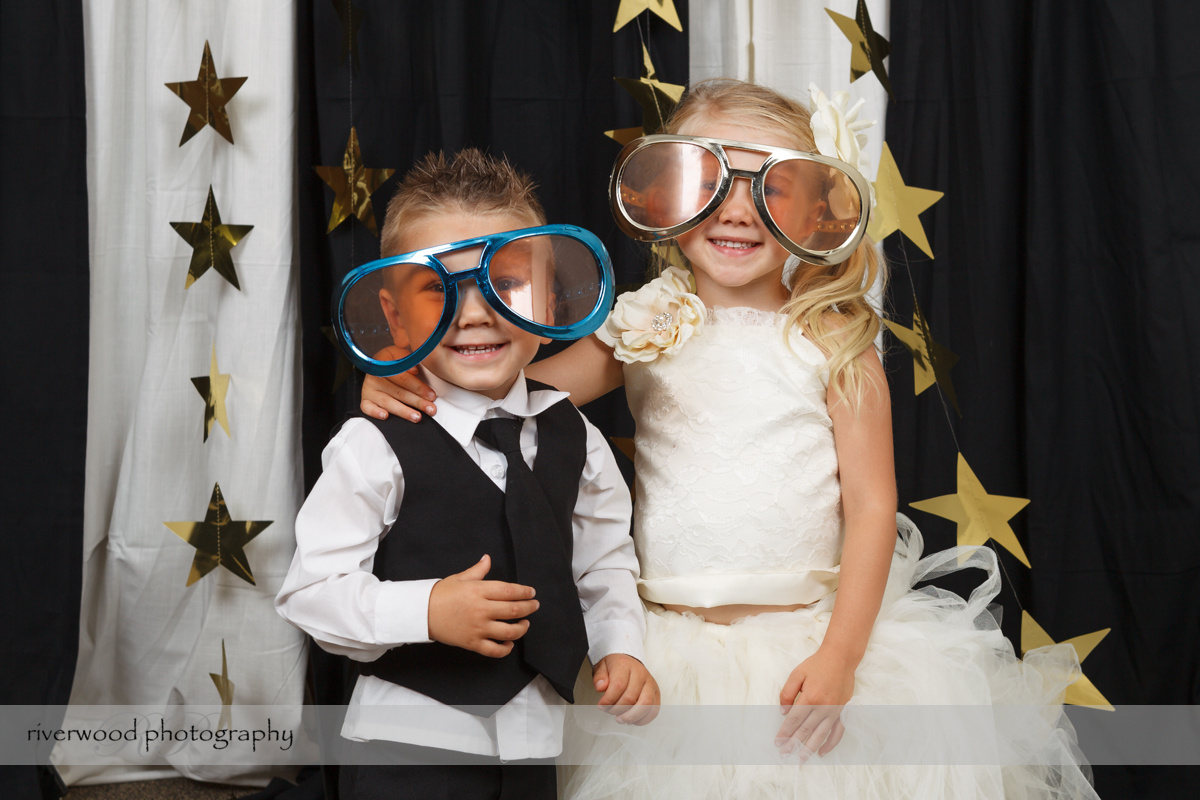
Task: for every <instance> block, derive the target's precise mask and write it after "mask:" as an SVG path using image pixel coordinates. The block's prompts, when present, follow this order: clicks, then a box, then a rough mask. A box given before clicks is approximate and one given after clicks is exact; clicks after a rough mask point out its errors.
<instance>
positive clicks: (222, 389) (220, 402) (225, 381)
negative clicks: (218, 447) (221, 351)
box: [192, 342, 233, 442]
mask: <svg viewBox="0 0 1200 800" xmlns="http://www.w3.org/2000/svg"><path fill="white" fill-rule="evenodd" d="M192 385H193V386H195V387H196V391H197V392H199V393H200V396H201V397H203V398H204V441H206V442H207V441H208V434H209V433H210V432H211V431H212V426H213V421H214V420H215V421H216V422H218V423H220V425H221V427H222V428H224V429H225V435H226V436H228V437H230V438H233V434H231V433H230V432H229V414H228V412H227V411H226V409H225V393H226V392H228V391H229V375H228V373H225V374H222V373H221V372H218V371H217V344H216V342H213V349H212V360H211V361H210V362H209V364H208V375H202V376H200V377H199V378H192Z"/></svg>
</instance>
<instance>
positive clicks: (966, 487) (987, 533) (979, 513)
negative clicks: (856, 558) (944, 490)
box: [910, 453, 1029, 567]
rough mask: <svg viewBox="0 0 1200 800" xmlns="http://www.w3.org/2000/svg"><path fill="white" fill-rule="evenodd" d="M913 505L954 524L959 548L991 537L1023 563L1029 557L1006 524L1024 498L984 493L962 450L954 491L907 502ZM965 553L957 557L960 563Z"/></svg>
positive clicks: (1024, 500) (978, 544)
mask: <svg viewBox="0 0 1200 800" xmlns="http://www.w3.org/2000/svg"><path fill="white" fill-rule="evenodd" d="M910 505H912V507H913V508H915V509H918V510H920V511H928V512H929V513H930V514H936V515H937V516H939V517H944V518H945V519H949V520H953V521H955V522H957V523H958V544H959V546H960V547H972V546H974V547H979V546H982V545H983V544H984V543H985V542H987V540H988V539H995V540H996V544H998V545H1000V546H1001V547H1003V548H1004V549H1006V550H1008V552H1010V553H1012V554H1013V555H1014V556H1016V557H1017V559H1018V560H1020V562H1021V563H1022V564H1024V565H1025V566H1027V567H1028V566H1029V559H1028V558H1027V557H1026V556H1025V551H1024V550H1023V549H1022V548H1021V543H1020V542H1018V541H1017V535H1016V534H1015V533H1013V529H1012V527H1011V526H1009V524H1008V521H1009V520H1010V519H1012V518H1013V517H1014V516H1015V515H1016V513H1017V512H1018V511H1020V510H1021V509H1022V508H1024V507H1025V506H1027V505H1029V501H1028V500H1026V499H1025V498H1024V497H1005V496H1003V495H998V494H988V493H987V492H986V491H985V490H984V488H983V484H981V483H980V482H979V479H978V478H976V477H975V473H974V472H972V471H971V468H970V467H969V466H967V460H966V459H965V458H963V455H962V453H959V454H958V492H957V493H956V494H945V495H942V496H941V497H934V498H931V499H929V500H920V501H918V502H916V503H911V504H910ZM964 558H966V556H965V555H964V556H960V557H959V561H960V562H961V561H962V560H963V559H964Z"/></svg>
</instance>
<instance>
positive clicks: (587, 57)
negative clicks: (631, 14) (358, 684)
mask: <svg viewBox="0 0 1200 800" xmlns="http://www.w3.org/2000/svg"><path fill="white" fill-rule="evenodd" d="M338 4H342V2H341V0H338ZM343 5H344V4H343ZM618 5H619V4H618V3H617V2H615V0H614V1H613V2H598V3H567V2H562V0H529V1H528V2H521V3H514V2H503V0H486V1H484V0H481V1H479V2H445V3H430V2H369V1H368V0H355V2H354V6H355V8H356V9H357V10H358V13H360V14H361V24H360V26H359V27H358V29H357V53H358V61H357V68H352V64H351V60H350V58H349V57H346V58H343V57H342V54H343V52H344V49H343V48H344V40H345V37H346V32H345V29H344V28H343V26H342V24H341V20H340V18H339V15H338V14H337V13H336V11H335V4H334V3H330V2H327V1H326V0H316V2H302V3H300V4H299V15H300V16H299V25H298V37H299V41H298V54H299V55H298V61H299V72H300V74H299V93H300V113H299V141H298V153H299V156H298V158H299V167H298V169H299V181H300V182H299V214H300V226H299V227H300V281H301V305H302V308H301V311H302V325H303V337H304V423H303V424H304V458H305V478H306V483H307V485H308V486H310V487H311V485H312V483H313V482H314V481H315V480H316V479H317V477H318V476H319V474H320V453H321V450H322V448H323V447H324V446H325V443H326V441H327V440H328V438H329V435H330V431H331V430H332V429H333V428H334V427H335V426H336V425H337V424H338V423H340V422H341V420H342V419H343V418H344V417H345V415H346V414H347V413H349V412H354V411H356V410H357V408H358V401H359V385H358V381H357V380H347V381H345V382H344V383H343V384H342V385H341V387H340V388H338V389H337V391H336V392H334V391H333V389H334V383H335V380H336V378H337V375H338V351H337V350H336V348H335V347H334V345H333V344H331V343H330V341H329V340H328V339H327V338H326V336H325V335H324V334H322V332H321V328H322V326H328V325H329V324H330V317H331V312H330V305H331V298H332V294H333V290H334V287H336V286H337V285H338V284H339V283H340V281H341V279H342V277H343V276H344V275H345V274H346V273H347V272H348V271H349V270H350V269H351V268H352V267H355V266H359V265H361V264H363V263H366V262H367V261H370V260H373V259H376V258H378V257H379V240H378V239H377V238H376V237H375V236H374V235H372V234H371V233H370V231H368V230H367V228H366V227H365V226H364V225H362V224H361V223H360V222H359V221H358V220H356V219H351V220H349V221H348V222H346V223H343V224H342V225H341V226H340V227H338V228H337V229H335V230H334V231H333V232H332V233H326V228H327V226H328V223H329V214H330V207H331V203H332V199H333V192H332V191H331V190H330V189H329V188H328V187H327V186H326V185H325V183H324V182H323V181H322V180H321V179H320V178H319V177H318V176H317V175H316V174H315V173H314V172H313V171H312V169H311V167H312V166H313V165H318V164H322V165H334V164H339V163H341V158H342V153H343V152H344V150H345V148H346V140H347V137H348V135H349V132H350V126H351V124H353V125H354V126H355V129H356V130H357V132H358V140H359V144H360V146H361V149H362V157H363V162H364V164H365V165H366V166H367V167H389V168H393V169H395V170H396V173H395V174H394V175H393V176H392V177H391V179H389V180H388V181H387V183H385V184H384V185H383V186H382V187H381V188H380V189H379V191H377V192H376V193H375V194H374V195H373V197H372V201H373V204H374V207H375V217H376V221H377V223H378V224H379V225H382V223H383V216H384V211H385V210H386V207H387V202H388V200H389V199H391V197H392V194H393V193H394V192H395V189H396V186H397V185H398V182H399V179H400V178H401V176H402V175H403V174H404V173H405V172H406V171H407V170H408V168H409V167H410V166H411V165H412V164H413V163H414V162H415V161H416V160H417V159H418V158H420V157H421V156H423V155H424V154H425V153H427V152H430V151H437V150H442V151H444V152H446V153H447V154H450V153H453V152H456V151H458V150H460V149H462V148H464V147H468V146H473V147H478V148H481V149H484V150H486V151H488V152H491V153H493V154H496V155H505V156H507V157H508V159H509V160H510V161H511V162H512V163H513V164H515V165H516V166H517V167H519V168H520V169H522V170H524V171H526V172H528V173H530V174H531V175H532V176H533V177H534V179H535V180H536V181H537V183H538V186H539V190H538V195H539V197H540V199H541V201H542V205H543V206H544V207H545V209H546V214H547V217H548V218H549V221H550V222H564V223H567V222H569V223H573V224H576V225H580V226H582V227H585V228H587V229H589V230H591V231H593V232H594V233H596V234H597V235H598V236H599V237H600V238H601V239H602V240H603V241H604V243H605V245H606V247H608V249H609V252H610V253H611V254H612V255H613V260H614V267H615V271H616V278H617V283H618V284H619V283H624V282H634V281H639V280H641V278H642V277H643V274H644V271H645V265H646V254H645V251H644V250H643V249H640V248H638V247H635V246H634V245H633V243H632V242H630V240H628V239H627V238H626V237H625V236H624V235H622V234H621V233H620V232H619V231H618V230H617V228H616V226H615V224H614V223H613V220H612V215H611V214H610V213H609V211H608V203H607V185H608V173H609V171H610V169H611V168H612V162H613V159H614V158H615V157H616V155H617V153H618V152H619V150H620V145H618V144H617V143H616V142H614V141H613V140H611V139H609V138H607V137H605V136H604V131H606V130H611V129H614V128H629V127H634V126H639V125H641V124H642V112H641V108H640V106H638V105H637V103H636V102H635V101H634V100H633V99H632V98H631V97H630V96H629V95H628V94H627V93H626V92H625V91H624V90H623V89H621V88H620V87H619V86H618V85H617V84H616V83H615V82H614V81H613V77H614V76H621V77H630V78H637V77H638V76H639V75H640V71H641V68H642V63H643V59H642V44H643V42H645V44H646V45H647V47H648V49H649V51H650V55H651V57H652V59H653V62H654V65H655V67H656V69H657V75H658V78H659V79H660V80H663V81H666V82H668V83H676V84H685V83H686V82H687V70H688V63H687V35H686V33H681V32H679V31H676V30H675V29H673V28H671V27H670V26H668V25H667V24H666V23H665V22H663V21H662V20H661V19H659V18H658V17H657V16H653V15H650V14H643V15H641V17H639V19H638V20H636V21H635V22H633V23H630V24H628V25H627V26H625V27H624V28H622V29H621V30H620V31H619V32H617V33H613V30H612V28H613V21H614V19H615V18H616V12H617V7H618ZM675 7H676V9H677V10H678V12H679V14H680V18H681V20H682V21H683V24H684V30H685V31H686V30H687V4H686V2H684V0H675ZM547 352H552V350H551V349H550V348H543V352H542V355H545V354H546V353H547ZM356 377H357V376H356ZM584 411H585V413H587V414H588V416H589V417H590V418H591V419H592V421H593V422H595V423H596V424H597V425H598V426H600V428H601V429H602V430H604V431H605V432H606V433H609V434H610V435H617V436H632V435H633V424H632V420H631V419H630V417H629V413H628V410H627V408H626V406H625V400H624V396H623V394H622V393H620V392H616V393H613V394H612V395H610V396H609V397H606V398H602V399H601V400H599V401H597V402H595V403H592V404H591V405H590V406H589V407H587V408H585V409H584ZM621 458H623V457H621ZM628 466H629V465H628V464H626V467H628ZM310 653H311V658H310V683H311V687H312V690H313V696H314V697H315V698H316V700H317V702H321V703H338V702H345V700H346V699H348V697H349V691H348V689H349V686H350V681H351V680H352V678H353V676H352V675H350V674H348V673H349V671H348V670H347V668H346V667H347V663H348V662H347V661H346V660H345V659H340V658H334V657H331V656H329V655H327V654H325V653H324V652H322V651H320V650H319V648H317V647H316V646H315V645H314V646H312V647H311V648H310ZM324 780H325V785H326V789H327V791H328V792H329V793H330V796H331V797H332V796H333V792H334V791H335V786H336V776H335V775H334V774H333V770H332V769H330V770H327V772H326V774H325V776H324Z"/></svg>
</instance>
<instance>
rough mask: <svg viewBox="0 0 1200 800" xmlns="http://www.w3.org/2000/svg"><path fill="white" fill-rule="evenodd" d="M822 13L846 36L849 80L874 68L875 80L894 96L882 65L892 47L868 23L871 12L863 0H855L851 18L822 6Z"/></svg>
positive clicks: (853, 80) (885, 69)
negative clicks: (855, 6)
mask: <svg viewBox="0 0 1200 800" xmlns="http://www.w3.org/2000/svg"><path fill="white" fill-rule="evenodd" d="M825 13H826V14H828V15H829V16H830V18H831V19H833V22H834V24H835V25H837V26H838V29H839V30H840V31H841V32H842V33H843V34H844V35H845V36H846V38H847V39H849V40H850V82H851V83H854V82H855V81H856V80H858V79H859V78H861V77H862V76H863V75H866V74H867V73H868V72H874V73H875V77H877V78H879V83H880V84H881V85H882V86H883V88H884V89H885V90H887V93H888V94H889V95H891V98H892V99H893V100H895V99H896V95H895V94H893V93H892V82H891V81H890V80H888V74H887V68H886V67H884V66H883V60H884V59H885V58H887V56H888V53H890V52H891V50H892V48H891V45H889V44H888V40H887V39H885V38H883V37H882V36H880V35H879V34H878V33H877V32H876V31H875V28H874V27H872V25H871V15H870V14H868V13H867V4H866V2H865V0H858V11H857V12H856V13H855V15H854V19H850V18H849V17H847V16H845V15H844V14H838V13H837V12H836V11H830V10H829V9H828V8H827V9H825Z"/></svg>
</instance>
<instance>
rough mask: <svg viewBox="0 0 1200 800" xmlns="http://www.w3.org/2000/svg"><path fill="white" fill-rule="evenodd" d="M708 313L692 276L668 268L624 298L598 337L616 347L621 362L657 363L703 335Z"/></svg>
mask: <svg viewBox="0 0 1200 800" xmlns="http://www.w3.org/2000/svg"><path fill="white" fill-rule="evenodd" d="M707 314H708V312H707V310H706V309H705V308H704V302H703V301H702V300H701V299H700V298H699V297H697V296H696V294H695V293H694V292H693V288H692V276H691V275H690V274H688V273H687V272H686V271H685V270H682V269H680V268H679V267H667V268H666V269H665V270H663V273H662V275H660V276H659V277H657V278H655V279H654V280H652V281H650V282H649V283H647V284H646V285H645V286H643V287H642V288H640V289H638V290H637V291H636V292H627V293H625V294H623V295H621V296H620V297H619V298H618V299H617V304H616V306H615V307H614V308H613V310H612V313H611V314H609V315H608V319H607V320H605V322H604V327H602V328H601V329H600V330H598V331H596V336H598V337H599V338H600V341H602V342H604V343H605V344H607V345H610V346H611V347H612V348H613V355H615V356H616V357H617V359H618V360H619V361H624V362H625V363H626V364H632V363H634V362H636V361H653V360H654V359H656V358H658V356H659V354H663V355H668V356H669V355H673V354H674V353H676V352H678V351H679V348H680V347H682V346H683V343H684V342H686V341H687V340H688V339H690V338H691V337H692V336H694V335H696V334H698V333H699V332H700V328H701V327H702V326H703V325H704V320H705V317H706V316H707Z"/></svg>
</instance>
